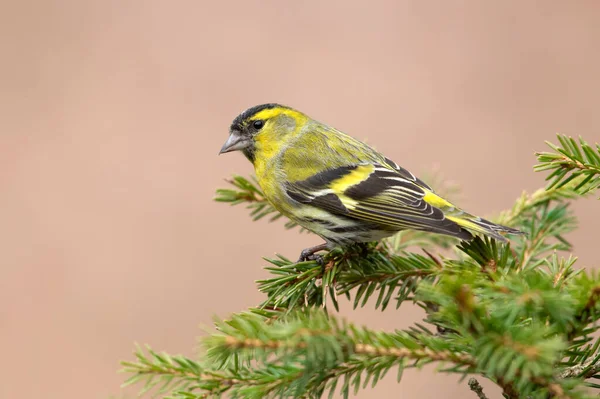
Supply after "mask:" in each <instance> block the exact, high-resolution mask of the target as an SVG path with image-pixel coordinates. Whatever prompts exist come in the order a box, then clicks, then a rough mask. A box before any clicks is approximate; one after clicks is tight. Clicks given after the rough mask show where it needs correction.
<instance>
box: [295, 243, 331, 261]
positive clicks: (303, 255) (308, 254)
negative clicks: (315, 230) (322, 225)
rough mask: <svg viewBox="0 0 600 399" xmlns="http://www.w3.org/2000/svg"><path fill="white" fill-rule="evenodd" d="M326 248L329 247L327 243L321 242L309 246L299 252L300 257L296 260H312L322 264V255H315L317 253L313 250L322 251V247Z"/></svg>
mask: <svg viewBox="0 0 600 399" xmlns="http://www.w3.org/2000/svg"><path fill="white" fill-rule="evenodd" d="M327 248H329V246H328V245H327V243H323V244H321V245H317V246H316V247H310V248H306V249H303V250H302V252H300V259H298V262H305V261H307V260H314V261H316V262H317V263H318V264H320V265H322V264H323V255H317V254H315V252H319V251H323V250H324V249H327Z"/></svg>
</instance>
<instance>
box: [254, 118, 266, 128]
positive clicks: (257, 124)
mask: <svg viewBox="0 0 600 399" xmlns="http://www.w3.org/2000/svg"><path fill="white" fill-rule="evenodd" d="M264 125H265V122H264V121H261V120H260V119H259V120H256V121H254V122H253V123H252V127H253V128H255V129H256V130H260V129H262V127H263V126H264Z"/></svg>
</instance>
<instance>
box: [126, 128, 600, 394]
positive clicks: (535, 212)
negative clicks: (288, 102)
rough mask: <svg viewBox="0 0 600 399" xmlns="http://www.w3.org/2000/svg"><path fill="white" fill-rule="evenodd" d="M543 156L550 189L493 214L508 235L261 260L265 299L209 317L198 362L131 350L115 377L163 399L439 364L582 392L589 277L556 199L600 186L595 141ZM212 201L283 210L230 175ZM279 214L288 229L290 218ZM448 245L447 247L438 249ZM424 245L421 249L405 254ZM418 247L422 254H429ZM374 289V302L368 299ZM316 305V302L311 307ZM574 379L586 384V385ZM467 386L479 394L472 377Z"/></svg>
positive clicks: (260, 213) (597, 349)
mask: <svg viewBox="0 0 600 399" xmlns="http://www.w3.org/2000/svg"><path fill="white" fill-rule="evenodd" d="M559 141H560V144H561V146H560V147H559V146H553V145H550V146H551V147H552V148H553V150H554V151H555V153H539V154H537V156H538V160H539V161H540V164H539V165H537V166H536V168H535V169H536V170H552V171H553V172H552V173H551V175H550V176H549V178H548V179H549V180H550V184H549V186H548V187H547V189H542V190H538V191H536V192H534V193H533V194H530V195H529V194H526V193H524V194H523V195H522V196H521V197H520V198H519V199H518V200H517V201H516V203H515V204H514V206H513V207H512V208H511V209H509V210H507V211H505V212H503V213H501V214H500V215H499V217H498V218H496V219H495V221H497V222H499V223H501V224H505V225H508V226H512V227H515V228H517V229H519V230H521V231H523V232H525V233H526V235H524V236H515V237H511V240H510V243H509V244H504V243H499V242H496V241H495V240H493V239H489V238H487V237H475V238H474V239H473V240H471V241H469V242H460V243H457V241H456V240H455V239H453V238H447V237H444V236H439V235H430V234H427V233H422V232H412V231H405V232H402V233H400V234H398V235H396V236H395V237H393V238H391V239H388V240H384V241H383V242H381V243H379V244H377V243H371V244H367V245H357V246H351V247H348V248H344V249H334V250H332V251H330V252H329V253H327V254H325V255H324V258H323V259H324V262H323V263H322V264H318V263H316V262H312V261H311V262H300V263H294V262H292V261H290V260H288V259H286V258H285V257H283V256H279V255H278V257H277V258H275V259H266V261H267V262H268V263H269V265H268V267H267V268H266V270H267V271H268V272H270V274H271V276H270V277H269V278H267V279H264V280H262V281H259V282H258V287H259V290H260V291H261V292H263V293H265V294H266V299H265V301H264V302H263V303H262V304H261V305H260V306H259V307H256V308H253V309H250V311H249V312H245V313H241V314H234V315H232V316H231V318H230V319H228V320H226V321H217V322H216V326H217V330H218V331H219V333H218V334H213V335H211V336H209V337H207V338H205V339H203V341H202V342H203V345H204V348H205V349H206V351H205V352H206V353H205V355H204V356H203V358H202V362H201V363H200V362H196V361H193V360H190V359H188V358H185V357H181V356H169V355H167V354H162V353H161V354H159V353H157V352H154V351H152V350H151V349H147V350H146V351H145V352H144V351H142V350H141V349H139V348H138V350H137V351H136V358H137V360H136V361H135V362H123V366H124V371H125V372H127V373H128V374H130V378H129V379H128V380H127V381H126V384H133V383H145V385H144V388H143V389H142V391H143V392H147V391H149V390H153V391H154V392H155V394H156V395H163V396H164V395H167V397H169V398H173V399H200V398H208V397H222V396H224V395H227V397H232V398H259V397H260V398H263V397H266V398H270V397H272V398H275V397H302V398H308V397H321V396H322V395H324V394H326V393H327V392H329V393H330V395H331V394H333V393H334V392H340V393H342V394H343V395H344V396H346V397H347V396H348V395H350V393H351V392H356V391H357V390H358V389H360V388H361V387H362V388H365V387H366V386H367V385H368V384H371V385H374V384H375V383H377V382H378V381H379V380H380V379H381V378H383V376H384V375H385V374H386V373H388V372H389V371H390V370H391V369H393V368H396V369H397V370H398V378H400V377H401V374H402V371H403V370H405V369H406V368H409V367H420V366H422V365H425V364H428V363H433V362H437V363H439V364H441V367H442V368H441V369H440V370H441V371H442V372H447V373H456V374H461V375H465V374H467V373H470V374H476V375H479V376H482V377H484V378H488V379H489V380H491V381H494V382H495V383H496V384H498V385H499V386H500V387H501V388H502V390H503V393H504V395H505V397H508V398H532V399H537V398H559V399H580V398H587V397H589V396H587V395H586V393H585V392H584V391H582V390H581V389H580V387H582V386H583V385H584V384H585V385H587V386H588V387H591V388H594V389H600V385H598V384H595V383H593V382H592V380H591V379H597V378H600V339H596V338H595V334H596V333H597V332H598V330H599V329H600V323H599V321H600V309H599V308H600V275H599V274H597V273H587V272H585V271H583V270H581V269H580V270H575V269H574V263H575V261H576V258H575V257H573V256H569V257H566V258H563V257H561V256H559V255H558V254H557V252H559V251H571V249H572V248H571V245H570V243H569V242H568V241H566V240H565V238H564V237H565V235H566V234H567V233H569V232H571V231H572V230H573V229H574V228H575V227H576V220H575V218H574V216H573V214H572V213H571V211H570V209H569V207H568V203H569V202H570V201H572V200H574V199H576V198H578V197H580V196H582V195H584V194H587V193H590V192H592V191H593V190H595V189H597V188H598V187H600V183H599V179H600V155H599V154H600V147H599V146H598V145H596V148H593V147H592V146H590V145H588V144H587V143H585V142H584V141H583V140H582V139H580V140H579V142H577V141H575V140H573V139H570V138H566V137H565V136H559ZM230 183H231V184H232V185H233V188H231V189H226V190H218V191H217V197H216V200H217V201H221V202H227V203H230V204H232V205H236V204H242V203H244V204H246V205H247V206H248V208H250V209H251V216H252V217H253V218H254V219H255V220H258V219H261V218H264V217H268V218H270V220H276V219H278V218H280V217H281V216H282V215H281V214H279V213H278V212H277V211H276V210H275V208H273V207H272V205H271V204H269V203H268V201H267V200H266V199H265V197H264V195H263V194H262V192H261V191H260V189H259V188H258V187H257V185H256V184H255V183H254V182H252V181H250V180H248V179H245V178H242V177H239V176H235V177H234V178H233V180H232V181H231V182H230ZM294 226H295V225H294V224H293V223H291V222H289V223H287V224H286V227H294ZM455 244H458V250H459V251H460V252H457V254H456V256H451V257H442V256H439V255H437V252H436V249H440V248H448V247H451V246H454V245H455ZM421 247H422V248H424V251H425V254H426V256H425V255H419V254H415V253H411V252H409V250H410V249H412V248H421ZM428 250H429V251H428ZM339 298H346V299H347V300H349V301H351V303H352V304H353V306H354V308H356V307H358V306H365V305H366V304H367V303H369V301H370V300H371V299H374V301H373V302H374V306H375V308H377V309H381V310H388V311H389V310H390V306H389V304H390V303H392V302H395V303H396V308H397V307H399V306H400V305H401V304H402V303H403V302H405V301H407V300H410V301H413V302H414V303H416V304H417V305H418V306H420V307H422V308H423V309H424V310H425V311H426V317H425V319H424V321H425V322H426V323H429V324H430V325H432V326H435V327H436V328H437V329H438V331H443V333H439V334H434V333H432V332H431V331H430V330H429V328H428V327H427V326H426V325H423V324H418V323H417V324H415V325H414V326H413V327H411V328H410V329H408V330H407V331H395V332H383V331H374V330H371V329H369V328H366V327H359V326H356V325H353V324H351V323H347V322H345V321H343V320H341V319H339V318H337V317H336V316H335V315H334V314H332V310H331V309H330V307H331V305H332V306H333V308H334V309H335V310H337V309H338V301H339V300H340V299H339ZM375 298H376V299H375ZM325 307H327V309H322V308H325ZM586 379H587V381H585V382H584V380H586ZM469 386H470V387H471V389H472V390H473V391H474V392H475V393H476V394H477V395H478V397H479V398H480V399H481V398H485V397H486V396H485V394H484V393H483V389H482V388H481V386H480V385H479V384H478V382H477V381H476V380H472V381H469Z"/></svg>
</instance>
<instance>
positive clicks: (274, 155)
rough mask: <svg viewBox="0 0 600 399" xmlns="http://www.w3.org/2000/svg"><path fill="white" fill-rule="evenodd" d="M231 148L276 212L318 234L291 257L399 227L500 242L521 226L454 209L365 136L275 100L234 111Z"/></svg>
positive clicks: (310, 255)
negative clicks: (243, 158) (240, 155)
mask: <svg viewBox="0 0 600 399" xmlns="http://www.w3.org/2000/svg"><path fill="white" fill-rule="evenodd" d="M231 151H242V152H243V153H244V155H245V156H246V157H247V158H248V159H249V160H250V162H252V163H253V164H254V169H255V172H256V176H257V179H258V183H259V185H260V187H261V188H262V190H263V193H264V195H265V197H266V199H267V200H268V201H269V202H270V203H271V204H273V206H274V207H275V208H276V209H277V210H278V211H279V212H281V213H282V214H283V215H285V216H287V217H288V218H289V219H291V220H293V221H294V222H296V223H298V224H299V225H300V226H302V227H304V228H306V229H308V230H310V231H312V232H313V233H315V234H318V235H319V236H321V237H322V238H323V239H324V240H325V243H324V244H321V245H318V246H315V247H312V248H307V249H305V250H303V251H302V253H301V256H300V260H299V261H304V260H309V259H319V257H318V256H317V255H315V253H316V252H318V251H321V250H325V249H331V248H333V247H335V246H346V245H349V244H352V243H361V242H369V241H377V240H380V239H382V238H384V237H388V236H391V235H393V234H395V233H397V232H398V231H400V230H405V229H413V230H422V231H428V232H433V233H439V234H447V235H450V236H453V237H457V238H459V239H461V240H470V239H472V238H473V236H472V234H471V233H472V232H475V233H481V234H484V235H486V236H489V237H492V238H495V239H497V240H500V241H506V238H504V236H502V235H501V233H509V234H520V233H521V232H520V231H518V230H515V229H511V228H509V227H505V226H500V225H497V224H494V223H492V222H489V221H487V220H485V219H482V218H480V217H477V216H473V215H471V214H469V213H467V212H465V211H463V210H461V209H460V208H458V207H456V206H455V205H453V204H451V203H450V202H448V201H446V200H445V199H443V198H442V197H440V196H438V195H436V194H435V193H434V191H433V190H432V189H431V187H429V186H428V185H427V184H426V183H424V182H423V181H422V180H420V179H418V178H417V177H415V176H414V175H413V174H412V173H410V172H409V171H408V170H406V169H404V168H402V167H400V166H398V164H396V163H395V162H394V161H392V160H390V159H388V158H386V157H385V156H384V155H382V154H380V153H379V152H377V151H375V150H374V149H373V148H371V147H369V146H368V145H366V144H365V143H362V142H360V141H358V140H356V139H354V138H352V137H350V136H348V135H346V134H344V133H342V132H340V131H338V130H336V129H334V128H332V127H330V126H327V125H325V124H323V123H320V122H317V121H315V120H313V119H311V118H310V117H308V116H307V115H305V114H303V113H301V112H299V111H296V110H294V109H292V108H289V107H286V106H283V105H278V104H263V105H258V106H255V107H252V108H250V109H248V110H246V111H244V112H242V113H241V114H240V115H238V116H237V117H236V118H235V119H234V121H233V123H232V124H231V128H230V134H229V138H228V139H227V141H226V142H225V144H224V145H223V148H221V151H220V154H223V153H226V152H231Z"/></svg>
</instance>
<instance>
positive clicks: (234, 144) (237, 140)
mask: <svg viewBox="0 0 600 399" xmlns="http://www.w3.org/2000/svg"><path fill="white" fill-rule="evenodd" d="M251 144H252V140H251V139H250V138H249V137H245V136H243V135H242V133H241V132H239V131H237V130H232V131H231V133H229V138H228V139H227V141H226V142H225V144H223V147H221V151H219V155H221V154H225V153H226V152H231V151H239V150H243V149H244V148H248V147H249V146H250V145H251Z"/></svg>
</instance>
